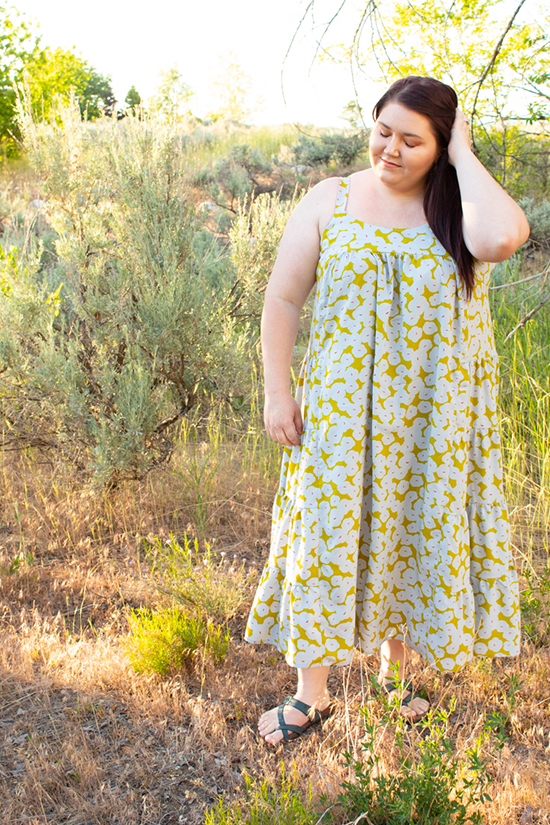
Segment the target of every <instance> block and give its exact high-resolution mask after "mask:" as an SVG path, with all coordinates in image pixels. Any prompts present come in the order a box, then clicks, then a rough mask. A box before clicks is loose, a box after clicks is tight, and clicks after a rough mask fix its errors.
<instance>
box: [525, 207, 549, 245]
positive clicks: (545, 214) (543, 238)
mask: <svg viewBox="0 0 550 825" xmlns="http://www.w3.org/2000/svg"><path fill="white" fill-rule="evenodd" d="M520 206H521V208H522V209H523V210H524V212H525V215H526V217H527V220H528V221H529V226H530V227H531V238H533V240H534V241H537V242H538V243H542V244H545V245H547V246H550V201H548V200H543V201H541V202H540V203H536V202H535V201H534V200H533V198H523V200H521V201H520Z"/></svg>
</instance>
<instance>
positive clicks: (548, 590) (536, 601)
mask: <svg viewBox="0 0 550 825" xmlns="http://www.w3.org/2000/svg"><path fill="white" fill-rule="evenodd" d="M523 575H524V576H525V579H526V582H527V585H526V587H525V589H524V590H523V591H522V592H521V594H520V608H521V624H522V630H523V636H524V638H525V639H529V641H530V642H532V643H533V644H534V645H535V647H544V646H545V645H547V644H548V643H549V641H550V564H547V565H546V567H545V568H544V570H542V572H541V573H539V574H538V575H537V574H536V573H535V572H534V571H533V570H529V569H526V570H524V572H523Z"/></svg>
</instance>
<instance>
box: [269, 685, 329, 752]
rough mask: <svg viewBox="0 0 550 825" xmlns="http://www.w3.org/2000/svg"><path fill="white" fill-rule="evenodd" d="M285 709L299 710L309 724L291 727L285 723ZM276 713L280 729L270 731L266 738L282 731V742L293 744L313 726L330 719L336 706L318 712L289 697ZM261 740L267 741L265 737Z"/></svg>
mask: <svg viewBox="0 0 550 825" xmlns="http://www.w3.org/2000/svg"><path fill="white" fill-rule="evenodd" d="M285 708H296V710H299V711H300V712H301V713H303V714H304V716H307V717H308V720H307V722H304V724H303V725H291V724H289V723H288V722H285V717H284V715H283V711H284V709H285ZM276 711H277V719H278V722H279V727H278V728H275V730H271V731H269V733H266V736H271V734H272V733H276V732H277V731H278V730H280V731H282V732H283V739H282V741H283V742H291V741H292V740H293V739H298V737H299V736H301V735H302V733H304V731H306V730H307V729H308V728H309V727H310V726H311V725H317V724H319V722H323V721H324V720H325V719H328V717H329V716H330V715H331V714H332V713H333V711H334V705H333V704H332V703H331V704H330V705H328V706H327V707H326V708H325V709H324V710H317V709H314V708H312V707H311V705H306V704H305V702H300V700H299V699H296V698H295V697H294V696H289V697H288V699H285V700H284V702H281V704H280V705H278V706H277V707H276ZM261 739H265V736H262V737H261ZM268 744H271V743H268ZM274 744H276V743H274Z"/></svg>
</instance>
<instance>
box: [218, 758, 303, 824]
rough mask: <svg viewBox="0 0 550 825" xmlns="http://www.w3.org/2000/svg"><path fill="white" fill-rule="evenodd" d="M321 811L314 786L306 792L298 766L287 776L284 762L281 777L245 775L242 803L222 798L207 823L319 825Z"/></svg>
mask: <svg viewBox="0 0 550 825" xmlns="http://www.w3.org/2000/svg"><path fill="white" fill-rule="evenodd" d="M317 822H319V813H318V812H316V811H315V808H314V806H313V802H312V795H311V787H308V789H307V791H306V793H305V794H304V793H303V792H302V790H301V788H300V784H299V780H298V775H297V772H296V768H294V771H293V773H292V776H287V775H286V773H285V769H284V765H281V779H280V780H279V781H277V782H275V781H272V782H269V781H268V780H264V781H263V782H253V780H252V779H251V778H250V777H249V776H245V793H244V799H243V801H242V802H233V803H231V802H225V801H224V800H223V799H220V800H219V801H218V804H217V805H216V807H215V808H212V810H210V811H208V813H207V814H206V819H205V825H315V823H317Z"/></svg>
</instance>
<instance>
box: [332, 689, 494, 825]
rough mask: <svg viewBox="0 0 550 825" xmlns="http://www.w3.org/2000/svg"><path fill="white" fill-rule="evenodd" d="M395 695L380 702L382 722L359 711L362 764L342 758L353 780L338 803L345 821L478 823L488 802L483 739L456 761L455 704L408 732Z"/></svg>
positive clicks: (434, 824)
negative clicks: (390, 743) (386, 744)
mask: <svg viewBox="0 0 550 825" xmlns="http://www.w3.org/2000/svg"><path fill="white" fill-rule="evenodd" d="M399 693H400V691H398V692H396V694H395V695H393V696H391V697H388V698H386V697H384V698H383V701H384V704H385V709H384V714H383V716H382V719H381V720H376V719H375V718H374V715H373V711H372V709H369V708H368V707H366V708H364V709H363V714H364V717H365V718H364V732H365V737H364V740H363V743H362V749H363V758H362V759H355V758H354V757H352V756H351V754H349V753H347V754H346V755H345V757H346V761H347V762H348V764H349V765H350V766H351V768H352V769H353V772H354V774H355V777H354V779H353V780H351V781H346V782H344V783H343V791H342V792H341V793H340V795H339V797H338V801H339V803H340V805H341V806H342V808H343V809H344V811H345V814H346V816H352V817H354V818H355V817H359V816H361V818H364V820H365V821H366V822H368V823H371V825H405V823H413V822H414V823H415V825H451V823H453V825H465V823H481V822H482V815H481V813H480V812H479V810H476V808H478V807H479V806H480V805H482V804H483V803H485V802H486V801H488V800H490V797H489V796H488V794H487V793H486V787H487V784H488V777H487V772H486V769H487V760H483V759H482V758H481V756H480V749H481V745H482V742H483V737H480V738H478V739H477V740H476V742H475V744H474V746H473V747H472V748H470V749H469V750H467V751H466V752H465V757H466V758H465V759H460V758H459V757H458V755H457V754H456V753H455V752H454V748H453V744H452V742H451V739H450V738H449V734H448V728H449V717H450V715H451V713H452V712H453V710H454V708H455V705H456V701H455V700H454V698H453V699H451V702H450V706H449V709H448V710H445V709H443V708H432V709H431V710H430V711H428V714H427V715H426V717H425V720H424V721H423V722H422V723H418V724H417V725H415V726H413V727H412V729H411V730H410V731H409V730H408V727H407V722H406V720H405V718H404V717H403V715H402V714H401V713H400V711H399V696H398V694H399ZM391 730H393V736H394V747H393V748H392V749H391V754H390V756H389V757H387V758H385V757H384V755H383V752H382V748H381V745H382V740H383V738H384V737H385V736H386V735H388V734H390V731H391ZM485 738H486V735H485ZM357 821H359V819H357Z"/></svg>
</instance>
